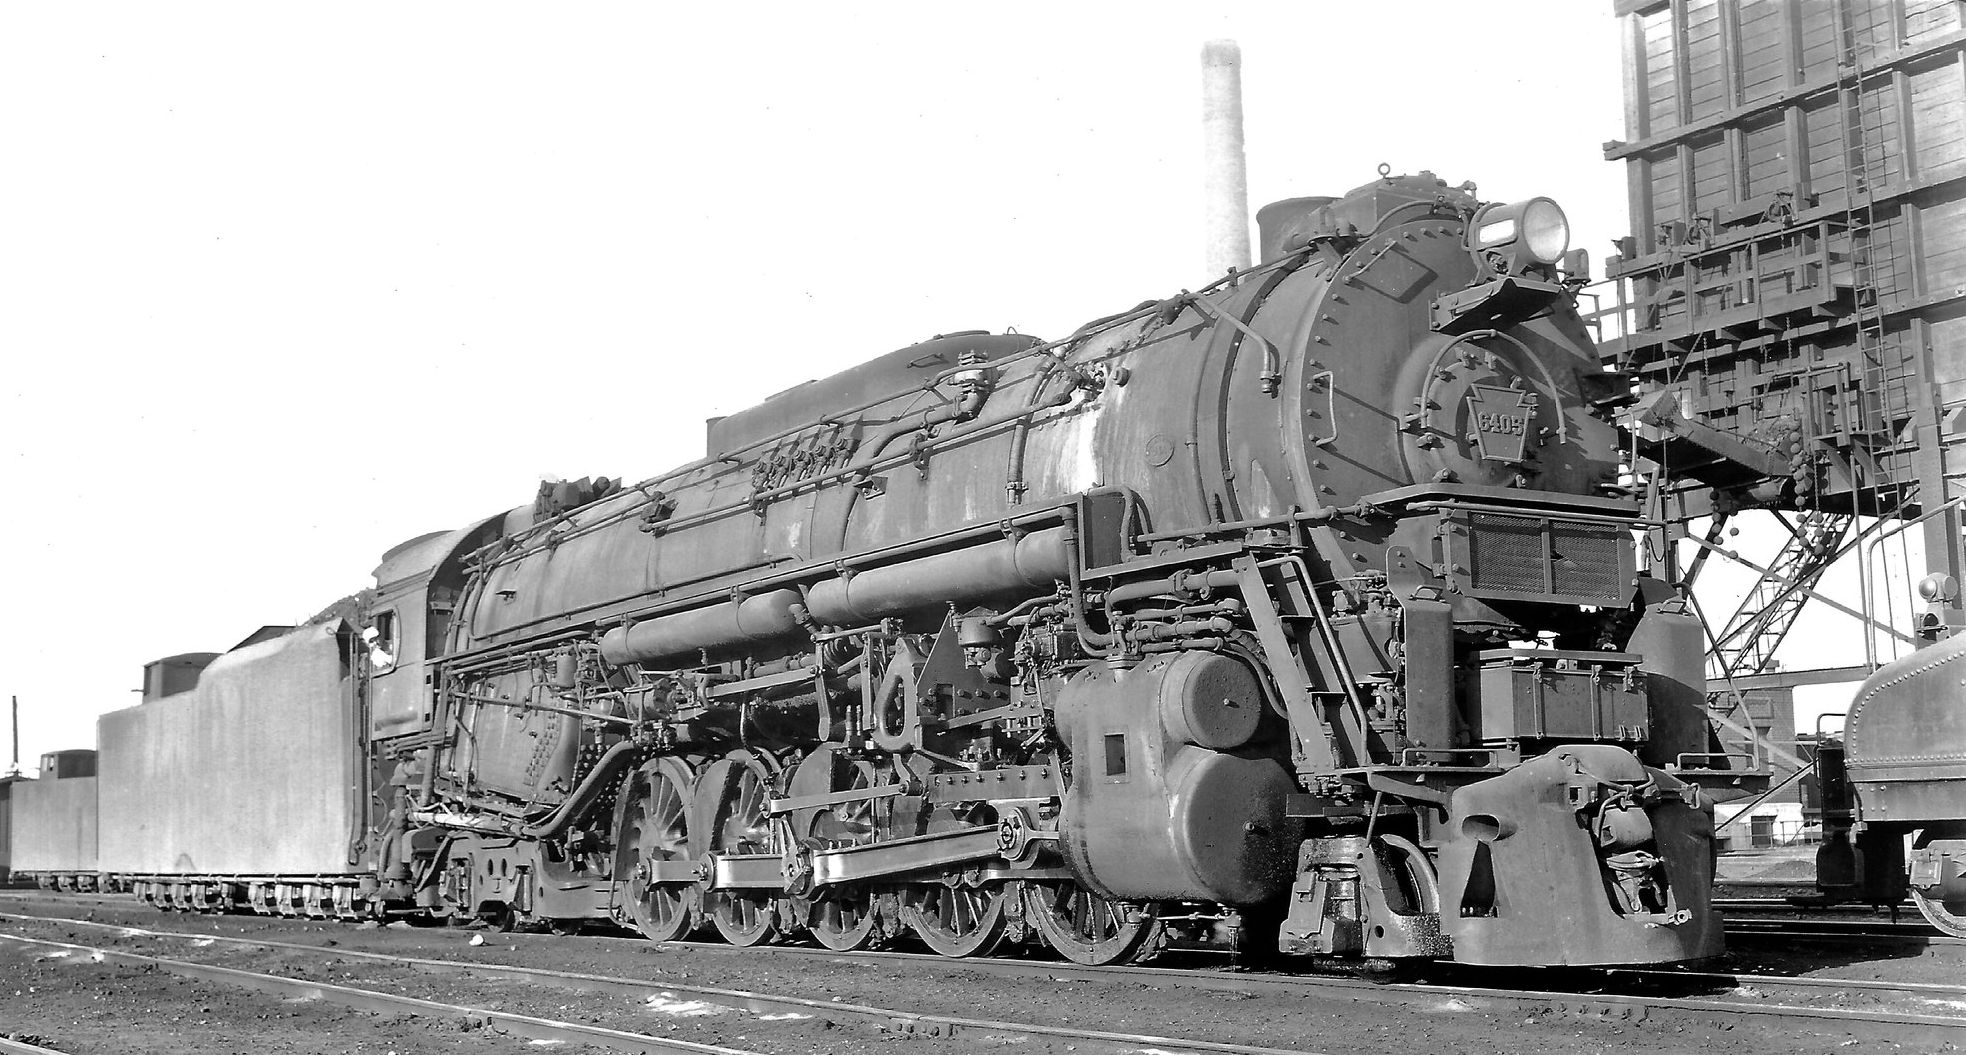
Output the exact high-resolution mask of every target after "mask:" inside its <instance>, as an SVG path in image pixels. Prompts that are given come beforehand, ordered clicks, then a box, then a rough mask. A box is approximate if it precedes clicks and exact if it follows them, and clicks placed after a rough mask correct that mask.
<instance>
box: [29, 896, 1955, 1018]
mask: <svg viewBox="0 0 1966 1055" xmlns="http://www.w3.org/2000/svg"><path fill="white" fill-rule="evenodd" d="M0 910H6V911H27V912H35V913H39V914H43V915H67V916H76V917H78V918H80V917H85V916H87V917H93V918H95V919H97V920H101V921H105V922H118V923H127V924H129V925H132V926H139V927H149V928H154V929H159V930H175V931H197V932H201V933H213V934H226V935H243V936H263V937H269V938H274V939H277V940H281V941H289V942H300V943H305V944H309V945H314V946H318V947H319V951H318V952H313V951H310V952H305V953H277V954H267V953H258V952H255V953H244V952H238V951H235V950H229V949H227V948H226V947H225V946H224V945H223V944H217V945H212V946H208V947H205V948H202V949H197V948H193V947H191V945H190V943H187V942H174V943H171V944H169V945H164V946H159V945H156V944H155V943H151V942H144V941H142V940H140V939H127V938H126V939H117V944H119V945H123V946H125V947H128V948H131V949H133V950H135V951H148V952H152V953H155V954H160V955H170V956H175V957H187V958H188V957H191V956H196V957H197V958H199V959H204V960H209V961H211V962H220V963H225V964H227V965H230V966H238V967H245V968H249V969H254V970H262V971H273V972H278V973H286V974H294V975H301V976H305V977H311V978H317V979H321V980H328V981H335V982H341V983H345V984H349V985H356V986H364V987H371V988H384V989H388V990H390V991H396V992H406V993H409V994H411V995H415V996H420V997H425V998H427V999H434V1000H440V1001H444V1002H448V1003H458V1004H466V1005H471V1006H478V1007H487V1008H497V1009H502V1010H512V1011H520V1012H524V1013H528V1014H535V1015H540V1016H543V1017H549V1018H559V1019H566V1020H572V1021H579V1022H595V1023H599V1024H602V1025H606V1026H609V1027H611V1028H616V1029H624V1030H633V1031H640V1032H651V1033H657V1034H660V1035H666V1036H674V1037H678V1038H682V1039H687V1040H692V1041H697V1042H701V1043H711V1044H722V1045H728V1046H731V1047H735V1048H741V1049H745V1050H751V1051H758V1052H770V1053H780V1052H784V1053H790V1052H828V1053H830V1052H840V1053H847V1052H859V1051H867V1050H875V1051H883V1050H892V1051H896V1052H899V1051H902V1050H904V1049H905V1050H907V1051H909V1052H915V1051H922V1052H924V1053H927V1055H936V1053H940V1052H954V1051H973V1050H983V1049H986V1048H992V1049H994V1048H1002V1047H1003V1045H1002V1044H1000V1043H998V1044H991V1043H990V1042H989V1039H988V1037H987V1035H982V1034H978V1035H970V1036H958V1037H956V1038H950V1039H935V1038H924V1037H920V1036H898V1035H895V1034H891V1033H884V1032H881V1031H879V1030H877V1029H875V1028H874V1027H871V1026H867V1025H864V1024H859V1023H851V1022H849V1021H846V1020H842V1021H840V1022H837V1023H835V1022H831V1021H828V1020H826V1019H825V1018H824V1016H820V1017H816V1018H814V1019H804V1020H778V1021H767V1020H765V1019H763V1018H761V1017H760V1016H757V1015H754V1014H750V1013H747V1012H739V1011H717V1010H714V1009H705V1008H701V1007H697V1006H693V1005H692V1004H691V1002H690V1001H689V1000H688V999H687V998H684V997H679V998H678V999H676V1000H673V1001H657V1002H655V1003H644V1002H640V1001H631V1000H628V999H625V998H617V997H603V996H592V995H581V994H574V993H570V992H567V991H564V990H555V989H545V988H535V987H530V986H515V985H510V984H502V983H501V984H489V983H482V982H472V981H460V980H456V979H445V978H441V977H432V976H429V975H426V974H423V973H420V972H412V971H406V970H401V969H393V968H387V967H377V966H375V965H372V964H369V963H365V962H362V961H359V960H354V959H349V958H346V957H342V956H339V955H338V953H339V951H341V950H362V951H376V952H388V953H396V954H402V955H412V956H421V957H428V958H448V959H460V960H477V961H485V962H497V963H508V964H519V965H523V966H529V967H543V968H552V969H562V970H574V971H582V972H587V973H591V974H603V975H616V976H623V977H630V978H640V979H648V980H667V981H673V982H678V983H687V984H694V985H708V986H717V987H723V988H732V989H746V990H752V991H757V992H761V993H769V994H774V995H796V996H803V997H806V998H809V999H818V1000H841V1001H846V1002H851V1003H859V1004H870V1005H875V1006H880V1007H887V1008H894V1009H902V1010H908V1011H915V1012H920V1013H931V1014H943V1015H953V1016H961V1017H968V1018H984V1019H996V1020H1003V1021H1013V1022H1021V1023H1030V1024H1069V1025H1074V1026H1082V1027H1088V1028H1095V1029H1102V1030H1110V1031H1113V1032H1122V1033H1145V1034H1158V1035H1166V1036H1174V1037H1179V1038H1184V1039H1191V1040H1210V1041H1219V1042H1236V1043H1244V1044H1256V1045H1264V1046H1270V1047H1277V1048H1285V1049H1291V1050H1301V1051H1307V1052H1320V1053H1327V1055H1339V1053H1346V1055H1350V1053H1359V1055H1364V1053H1376V1052H1386V1053H1392V1052H1398V1053H1401V1055H1410V1053H1414V1052H1454V1053H1462V1052H1467V1053H1488V1052H1494V1053H1507V1055H1514V1053H1518V1052H1536V1053H1538V1055H1585V1053H1592V1055H1596V1053H1618V1052H1632V1053H1639V1052H1643V1053H1647V1055H1651V1053H1663V1055H1672V1053H1679V1052H1686V1053H1692V1052H1707V1051H1712V1050H1715V1049H1724V1050H1726V1051H1727V1052H1728V1053H1729V1055H1763V1053H1766V1055H1775V1053H1781V1055H1791V1053H1799V1055H1807V1053H1812V1052H1822V1053H1831V1052H1837V1053H1841V1052H1847V1051H1849V1050H1851V1049H1852V1047H1853V1046H1857V1045H1858V1044H1860V1045H1861V1047H1862V1049H1863V1050H1866V1051H1892V1050H1902V1051H1930V1050H1935V1049H1934V1048H1933V1047H1932V1046H1931V1045H1930V1043H1929V1042H1925V1043H1922V1044H1920V1045H1919V1046H1909V1042H1908V1045H1906V1046H1900V1045H1893V1044H1890V1043H1888V1042H1885V1043H1880V1042H1877V1041H1875V1040H1873V1039H1864V1040H1862V1041H1860V1042H1856V1043H1855V1044H1853V1042H1852V1038H1851V1037H1849V1036H1846V1035H1830V1034H1817V1033H1809V1032H1807V1031H1798V1030H1797V1029H1796V1028H1794V1026H1793V1023H1774V1024H1767V1025H1758V1024H1755V1023H1752V1022H1743V1023H1742V1024H1740V1025H1739V1026H1738V1027H1736V1028H1731V1029H1730V1028H1726V1027H1724V1026H1716V1027H1705V1026H1693V1025H1686V1024H1678V1023H1667V1022H1662V1021H1656V1020H1655V1021H1642V1022H1637V1023H1629V1022H1611V1021H1605V1020H1602V1019H1598V1018H1584V1017H1578V1016H1574V1015H1572V1014H1570V1013H1568V1012H1564V1011H1561V1010H1557V1009H1544V1010H1541V1011H1536V1012H1529V1013H1525V1012H1520V1011H1514V1012H1506V1013H1501V1012H1495V1011H1489V1010H1483V1009H1478V1008H1474V1007H1470V1006H1469V1005H1467V1004H1465V1003H1463V1002H1461V1001H1458V1000H1454V999H1451V998H1443V999H1442V1000H1441V1001H1439V1002H1438V1003H1437V1004H1434V1005H1431V1006H1428V1007H1425V1008H1420V1009H1415V1008H1411V1007H1399V1008H1388V1007H1384V1006H1377V1005H1372V1004H1364V1003H1358V1002H1354V1001H1349V1000H1344V999H1338V998H1330V997H1323V996H1319V995H1315V994H1310V995H1301V996H1300V995H1296V994H1289V995H1283V994H1277V993H1272V992H1265V991H1260V990H1252V991H1249V992H1228V993H1224V992H1218V991H1211V990H1201V989H1195V988H1192V987H1190V986H1187V985H1183V984H1179V983H1177V982H1174V981H1172V980H1170V981H1169V982H1168V983H1165V984H1139V983H1131V982H1129V983H1124V984H1120V983H1113V982H1106V981H1087V980H1081V979H1078V978H1075V977H1072V976H1070V975H1069V974H1068V973H1067V972H1066V971H1065V970H1064V969H1063V968H1061V970H1060V973H1059V974H1058V975H1056V976H1053V977H1052V978H1051V979H1050V980H1048V981H1045V982H1038V983H1034V982H1033V981H1032V980H1031V979H1028V978H1024V979H1013V978H1001V977H996V976H993V975H989V974H985V973H982V972H979V971H974V970H966V969H962V968H953V969H946V970H945V969H924V968H923V967H921V966H920V965H917V964H910V963H907V962H905V961H903V962H897V963H895V964H893V965H884V964H873V965H868V964H865V963H863V962H861V961H847V960H840V959H833V958H824V957H774V956H769V955H749V954H740V955H731V954H727V953H718V952H708V951H689V950H676V949H672V948H658V947H656V946H653V945H650V944H648V943H646V942H641V941H636V940H630V939H623V938H619V937H588V936H582V937H569V938H563V937H554V936H551V935H543V934H542V935H529V934H485V935H480V936H481V937H483V938H484V939H486V940H485V942H484V944H481V945H472V944H470V941H471V938H472V937H473V935H474V933H475V932H465V931H449V930H398V929H393V928H391V929H369V930H364V929H357V928H355V927H351V926H346V925H340V924H323V923H310V922H297V921H288V920H277V919H262V918H257V917H249V916H223V917H216V916H179V915H167V914H162V913H158V912H155V911H153V910H150V909H147V908H143V907H142V906H138V905H134V904H129V903H125V902H119V901H117V900H115V899H106V898H72V899H66V900H62V901H49V900H45V899H34V900H16V899H13V898H6V899H0ZM0 926H4V927H5V929H7V930H10V931H15V932H17V933H28V932H29V929H28V928H23V927H21V926H19V925H17V924H15V923H13V922H11V921H8V922H5V923H0ZM32 931H33V933H34V934H35V936H41V937H50V938H55V939H57V940H68V941H74V942H78V943H86V944H103V943H105V942H106V941H109V940H110V939H111V932H104V931H99V930H95V929H93V928H75V927H69V926H63V925H56V924H46V925H33V926H32ZM4 944H5V943H0V945H4ZM1905 966H1906V965H1904V964H1898V963H1896V962H1895V961H1886V962H1885V963H1883V964H1881V965H1879V966H1878V967H1877V968H1876V971H1878V972H1890V976H1891V977H1894V978H1895V977H1902V975H1901V974H1899V973H1897V972H1898V971H1899V970H1900V969H1901V968H1903V967H1905ZM1836 969H1837V970H1847V971H1848V972H1849V975H1848V976H1852V977H1869V976H1871V974H1872V973H1873V970H1872V968H1869V967H1865V966H1860V965H1855V964H1843V965H1839V966H1838V967H1837V968H1836ZM1914 969H1915V968H1914ZM1950 975H1951V977H1948V978H1943V979H1941V978H1933V979H1931V980H1953V981H1957V980H1959V978H1958V975H1959V969H1958V965H1957V964H1956V963H1954V964H1953V965H1952V966H1951V968H1950ZM467 1025H469V1024H468V1023H461V1022H456V1021H451V1022H445V1021H436V1022H431V1021H428V1020H417V1019H408V1018H404V1017H398V1016H392V1017H386V1018H385V1017H379V1016H374V1015H364V1014H361V1013H355V1012H349V1011H346V1010H344V1009H340V1008H336V1007H333V1006H325V1005H319V1004H302V1005H291V1004H283V1003H282V1002H281V1001H279V1000H278V999H275V998H266V997H259V996H252V995H244V994H236V993H233V992H231V991H229V990H227V991H220V990H215V989H213V988H210V987H207V986H204V985H201V984H199V983H192V982H187V981H185V980H183V979H178V978H175V977H172V976H168V975H161V974H158V973H156V972H149V971H142V970H136V969H131V968H126V967H118V966H114V965H109V964H90V963H86V962H59V961H45V960H35V959H33V958H31V957H23V956H21V955H19V954H18V953H11V954H8V955H6V956H5V957H4V958H0V1035H5V1034H7V1033H8V1032H24V1033H27V1034H31V1035H33V1036H35V1037H38V1038H40V1039H39V1040H37V1041H36V1042H37V1043H41V1044H43V1045H45V1046H48V1047H52V1048H55V1049H57V1050H60V1051H63V1052H70V1053H74V1055H83V1053H97V1052H102V1053H122V1052H147V1053H148V1052H154V1053H160V1055H177V1053H184V1052H243V1053H252V1055H259V1053H263V1052H264V1053H280V1055H288V1053H302V1052H324V1053H325V1052H364V1053H370V1052H373V1053H376V1055H381V1053H384V1052H395V1053H397V1055H412V1053H415V1055H423V1053H448V1052H462V1051H470V1052H485V1053H503V1052H506V1051H517V1050H522V1049H523V1050H527V1051H536V1050H539V1048H538V1047H537V1046H534V1045H529V1044H526V1043H524V1042H520V1041H516V1040H513V1039H511V1038H500V1037H498V1036H496V1035H494V1034H491V1033H490V1032H488V1031H486V1030H484V1029H467V1028H465V1027H466V1026H467ZM560 1050H565V1049H560ZM1016 1050H1018V1051H1034V1052H1045V1051H1048V1050H1054V1049H1047V1048H1045V1047H1042V1046H1038V1047H1034V1046H1033V1045H1029V1044H1025V1045H1020V1046H1019V1047H1018V1048H1017V1049H1016ZM1055 1050H1058V1051H1061V1052H1062V1051H1069V1050H1070V1049H1069V1048H1067V1047H1064V1046H1060V1047H1059V1048H1057V1049H1055Z"/></svg>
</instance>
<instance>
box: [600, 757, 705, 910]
mask: <svg viewBox="0 0 1966 1055" xmlns="http://www.w3.org/2000/svg"><path fill="white" fill-rule="evenodd" d="M620 801H621V807H620V808H621V823H620V828H619V831H620V835H619V837H618V838H617V839H616V842H615V845H616V847H617V848H618V849H617V850H616V854H615V878H616V879H617V880H625V881H626V884H627V898H628V904H627V909H628V916H629V918H630V919H632V920H634V922H635V929H636V930H639V931H641V932H642V934H643V935H644V936H646V937H647V938H648V939H649V940H651V941H674V940H676V939H677V938H680V937H682V936H684V935H686V934H688V933H689V932H690V931H692V930H694V929H696V903H697V891H696V888H695V885H694V882H693V881H678V880H677V879H676V877H675V876H674V875H673V874H669V875H664V874H663V872H664V869H663V865H664V863H665V862H670V861H687V860H689V857H690V847H689V815H690V773H689V770H688V768H687V767H685V766H684V765H683V763H682V762H681V761H679V760H677V759H674V758H659V759H656V760H654V761H652V762H649V763H648V764H646V765H644V766H642V767H641V768H640V769H637V770H636V771H634V772H633V773H630V774H629V775H628V780H627V783H626V785H625V786H624V788H623V789H622V796H621V800H620ZM671 871H672V873H673V869H672V870H671Z"/></svg>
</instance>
